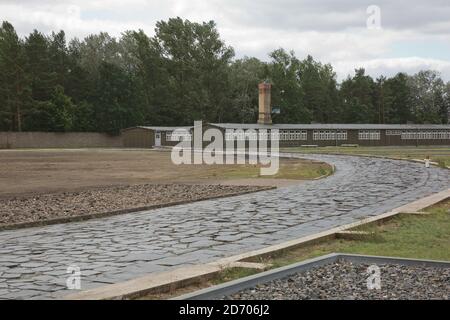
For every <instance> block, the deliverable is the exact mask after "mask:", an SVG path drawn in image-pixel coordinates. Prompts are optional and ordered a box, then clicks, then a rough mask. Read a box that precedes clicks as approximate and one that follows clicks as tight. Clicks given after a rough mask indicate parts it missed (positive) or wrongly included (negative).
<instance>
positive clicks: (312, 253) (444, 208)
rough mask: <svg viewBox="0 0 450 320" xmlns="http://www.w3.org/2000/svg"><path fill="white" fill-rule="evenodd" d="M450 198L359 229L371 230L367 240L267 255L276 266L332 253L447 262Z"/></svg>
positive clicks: (335, 241)
mask: <svg viewBox="0 0 450 320" xmlns="http://www.w3.org/2000/svg"><path fill="white" fill-rule="evenodd" d="M449 210H450V200H447V201H445V202H443V203H441V204H438V205H436V206H434V207H432V208H429V209H427V211H428V212H431V214H430V215H426V216H418V215H404V214H401V215H398V216H396V217H394V218H393V219H392V220H389V221H388V222H385V223H384V224H381V225H369V226H365V227H362V228H358V230H364V231H369V232H374V233H375V237H372V238H370V239H367V240H359V241H358V240H343V239H336V240H330V241H327V242H323V243H318V244H314V245H310V246H306V247H302V248H297V249H293V250H289V251H286V252H284V253H283V254H281V255H279V256H276V257H273V258H268V259H267V258H266V259H264V260H263V262H266V263H267V262H268V263H271V264H272V265H273V267H279V266H283V265H287V264H291V263H294V262H298V261H302V260H305V259H309V258H313V257H317V256H321V255H324V254H328V253H332V252H342V253H355V254H366V255H381V256H395V257H404V258H416V259H431V260H445V261H450V212H449Z"/></svg>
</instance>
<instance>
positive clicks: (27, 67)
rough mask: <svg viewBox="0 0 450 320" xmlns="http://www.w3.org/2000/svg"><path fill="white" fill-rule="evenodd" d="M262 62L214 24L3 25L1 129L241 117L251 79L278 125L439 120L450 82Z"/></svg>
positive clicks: (254, 95) (281, 55)
mask: <svg viewBox="0 0 450 320" xmlns="http://www.w3.org/2000/svg"><path fill="white" fill-rule="evenodd" d="M269 57H270V60H269V61H268V62H263V61H260V60H258V59H256V58H252V57H245V58H243V59H236V58H235V55H234V50H233V48H232V47H230V46H227V45H226V44H225V43H224V41H223V40H221V38H220V35H219V33H218V31H217V28H216V25H215V23H214V22H213V21H210V22H205V23H194V22H190V21H188V20H183V19H181V18H173V19H169V20H168V21H160V22H158V23H157V24H156V28H155V35H154V36H153V37H149V36H147V35H146V34H145V33H144V32H143V31H142V30H139V31H125V32H124V33H123V34H122V35H121V37H120V38H119V39H116V38H114V37H111V36H110V35H108V34H107V33H100V34H93V35H90V36H88V37H86V38H85V39H83V40H80V39H77V38H74V39H71V40H69V41H68V40H67V39H66V37H65V34H64V31H59V32H58V33H54V32H53V33H52V34H50V35H45V34H42V33H41V32H39V31H37V30H35V31H33V32H32V33H31V34H30V35H29V36H28V37H25V38H21V37H19V36H18V35H17V33H16V31H15V29H14V27H13V26H12V25H11V24H10V23H8V22H3V23H2V25H1V28H0V131H100V132H110V133H117V132H119V130H120V129H122V128H126V127H130V126H135V125H144V124H145V125H192V123H193V121H194V120H199V119H201V120H204V121H208V122H239V123H240V122H250V123H253V122H255V121H256V118H257V109H258V107H257V106H258V91H257V84H258V83H259V82H261V81H262V80H269V81H270V82H271V83H272V84H273V89H272V104H273V106H277V107H280V109H281V113H280V114H277V115H275V116H274V119H273V120H274V122H275V123H310V122H320V123H407V122H412V123H448V110H449V106H450V82H449V83H444V81H443V80H442V79H441V78H440V76H439V74H438V73H437V72H434V71H431V70H426V71H421V72H418V73H417V74H415V75H407V74H404V73H398V74H397V75H395V76H394V77H391V78H386V77H379V78H378V79H373V78H372V77H370V76H368V75H367V74H365V70H364V69H356V70H355V74H354V75H353V77H350V76H349V77H348V78H347V79H345V80H343V81H342V82H341V83H338V82H337V79H336V74H335V72H334V71H333V67H332V66H331V65H330V64H322V63H320V62H318V61H316V60H314V59H313V57H311V56H308V57H306V58H305V59H303V60H300V59H299V58H297V57H296V56H295V54H294V53H293V52H289V51H286V50H284V49H277V50H275V51H273V52H271V53H269Z"/></svg>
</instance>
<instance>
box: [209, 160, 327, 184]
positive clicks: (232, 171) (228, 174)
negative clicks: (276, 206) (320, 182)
mask: <svg viewBox="0 0 450 320" xmlns="http://www.w3.org/2000/svg"><path fill="white" fill-rule="evenodd" d="M260 168H261V165H230V166H222V168H220V171H218V172H215V173H214V177H215V178H224V179H245V178H271V179H295V180H307V179H314V178H318V177H321V176H326V175H330V174H331V173H333V168H332V166H330V165H329V164H327V163H323V162H318V161H311V160H303V159H280V168H279V170H278V173H277V174H276V175H273V176H261V175H260Z"/></svg>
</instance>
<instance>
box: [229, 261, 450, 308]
mask: <svg viewBox="0 0 450 320" xmlns="http://www.w3.org/2000/svg"><path fill="white" fill-rule="evenodd" d="M368 267H369V265H368V264H352V263H350V262H347V261H338V262H336V263H333V264H328V265H325V266H322V267H317V268H314V269H311V270H308V271H304V272H301V273H297V274H295V275H292V276H289V277H286V278H283V279H278V280H274V281H270V282H267V283H265V284H261V285H258V286H256V287H254V288H249V289H246V290H243V291H240V292H237V293H235V294H233V295H230V296H226V297H224V299H232V300H253V299H261V300H305V299H306V300H309V299H320V300H322V299H332V300H341V299H345V300H397V299H400V300H418V299H445V300H448V299H449V296H450V268H430V267H423V266H400V265H392V264H386V265H378V267H379V268H380V280H381V281H380V284H381V288H380V289H368V288H367V279H368V277H369V274H368V272H367V268H368Z"/></svg>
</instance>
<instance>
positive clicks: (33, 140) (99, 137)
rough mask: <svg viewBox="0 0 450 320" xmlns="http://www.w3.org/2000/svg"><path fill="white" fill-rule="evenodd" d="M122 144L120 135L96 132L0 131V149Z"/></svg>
mask: <svg viewBox="0 0 450 320" xmlns="http://www.w3.org/2000/svg"><path fill="white" fill-rule="evenodd" d="M122 146H123V141H122V137H121V136H112V135H108V134H104V133H97V132H0V149H16V148H93V147H104V148H111V147H115V148H120V147H122Z"/></svg>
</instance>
